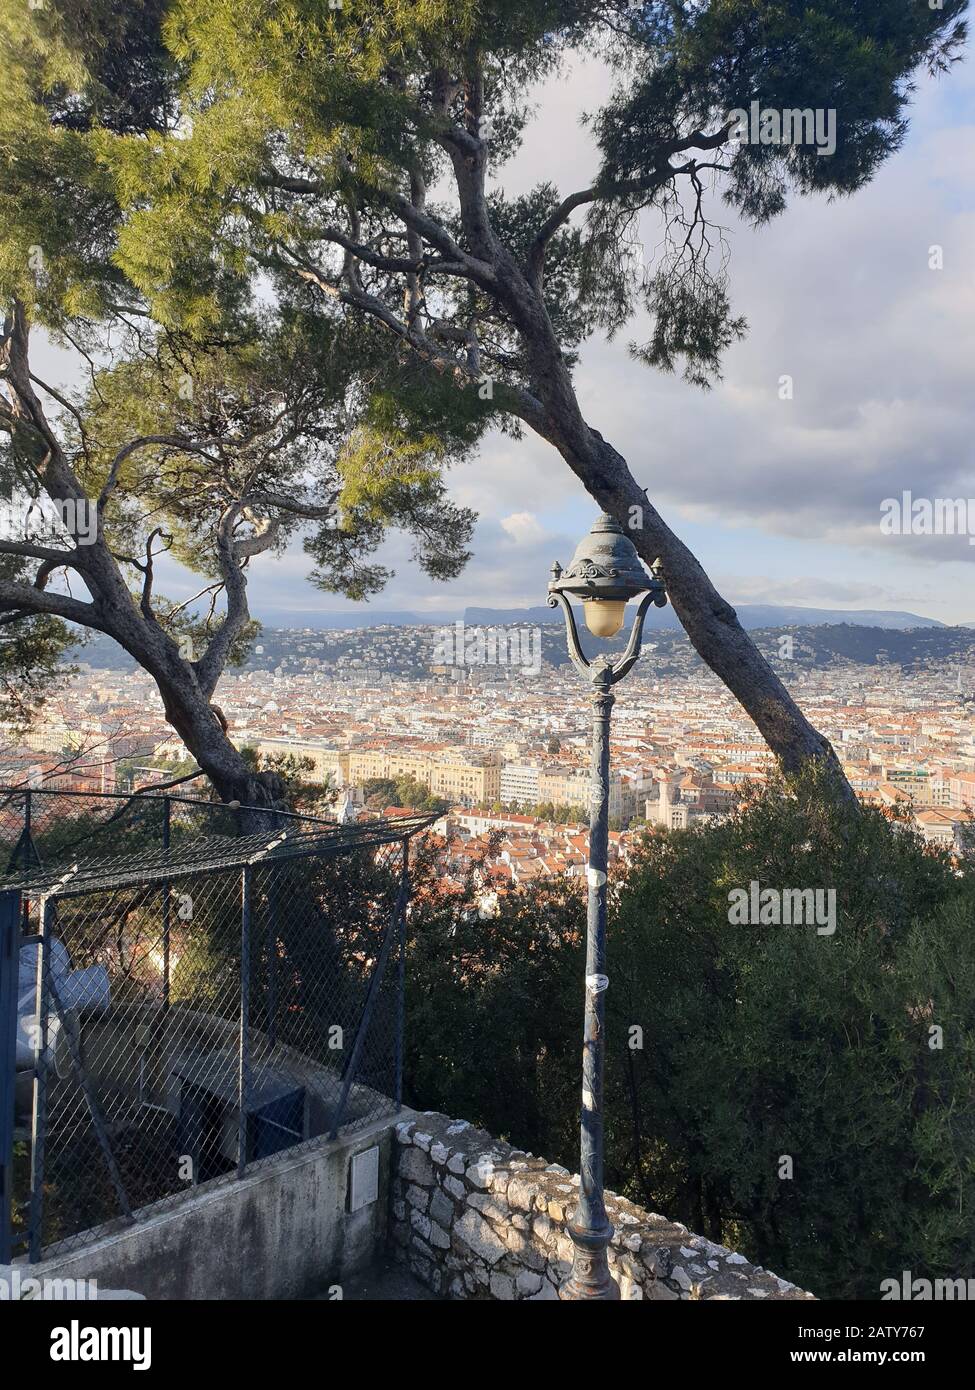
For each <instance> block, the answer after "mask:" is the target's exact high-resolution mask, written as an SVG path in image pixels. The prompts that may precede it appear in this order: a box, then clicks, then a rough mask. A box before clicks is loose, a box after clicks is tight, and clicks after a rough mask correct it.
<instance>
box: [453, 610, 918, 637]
mask: <svg viewBox="0 0 975 1390" xmlns="http://www.w3.org/2000/svg"><path fill="white" fill-rule="evenodd" d="M737 613H738V618H739V620H740V622H741V625H742V627H746V628H749V629H751V628H758V627H822V626H824V625H826V624H831V623H847V624H852V625H853V626H856V627H882V628H895V629H897V630H899V631H903V630H904V629H906V628H915V627H944V626H945V624H944V623H940V622H938V620H937V619H936V618H922V617H921V616H920V615H919V614H917V613H900V612H890V613H886V612H882V611H879V610H875V609H873V608H852V609H848V610H844V609H839V608H837V609H833V608H800V607H798V606H796V605H788V604H782V605H780V604H772V603H740V604H738V605H737ZM428 621H430V622H435V621H436V619H433V618H431V619H428ZM561 621H562V613H561V610H560V609H557V608H549V607H547V606H546V607H544V608H465V609H464V622H465V623H466V624H467V625H468V626H469V627H477V626H481V627H491V626H492V625H497V624H503V623H532V624H539V623H560V622H561ZM677 627H680V623H679V622H678V620H677V615H676V614H675V613H674V610H673V609H672V608H671V607H670V606H669V604H668V606H667V607H666V608H651V609H650V613H649V615H648V617H647V628H648V629H650V630H653V629H657V630H662V629H668V628H677Z"/></svg>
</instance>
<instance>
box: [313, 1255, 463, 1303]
mask: <svg viewBox="0 0 975 1390" xmlns="http://www.w3.org/2000/svg"><path fill="white" fill-rule="evenodd" d="M318 1297H319V1298H320V1299H326V1298H328V1292H327V1291H326V1292H325V1293H321V1294H319V1295H318ZM342 1297H343V1298H345V1299H352V1300H354V1301H364V1302H372V1303H419V1302H429V1303H436V1302H438V1301H439V1300H438V1299H437V1296H436V1294H433V1293H431V1292H430V1290H429V1289H428V1288H425V1287H424V1285H423V1284H418V1283H417V1281H416V1280H415V1279H414V1278H413V1276H412V1274H410V1272H409V1270H408V1269H404V1267H403V1266H402V1265H398V1264H393V1263H392V1261H384V1262H383V1263H381V1264H375V1265H373V1266H372V1267H371V1268H369V1269H364V1270H363V1271H362V1273H361V1274H356V1275H353V1276H352V1278H350V1279H346V1280H344V1281H343V1284H342Z"/></svg>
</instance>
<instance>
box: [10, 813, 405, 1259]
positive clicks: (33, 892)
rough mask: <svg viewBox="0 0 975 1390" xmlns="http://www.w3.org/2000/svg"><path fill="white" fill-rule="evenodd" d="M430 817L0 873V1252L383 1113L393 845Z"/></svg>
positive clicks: (394, 1025)
mask: <svg viewBox="0 0 975 1390" xmlns="http://www.w3.org/2000/svg"><path fill="white" fill-rule="evenodd" d="M431 819H432V818H431V817H413V818H409V819H403V820H395V821H383V822H375V823H372V824H369V825H366V826H357V827H339V826H331V827H325V826H320V827H315V828H313V829H311V830H309V829H305V828H300V827H298V826H297V825H296V824H295V823H294V822H291V823H287V824H284V825H282V826H281V827H280V828H278V827H275V828H274V829H271V830H269V831H265V832H264V833H263V834H256V835H255V834H250V835H246V836H241V837H237V838H229V837H228V838H220V837H207V838H199V839H195V840H194V839H192V838H190V837H186V838H182V839H180V840H173V842H172V843H171V844H169V845H168V846H166V847H163V846H161V845H158V846H156V847H150V848H145V849H143V850H141V852H139V853H137V854H131V853H130V854H127V855H124V856H118V857H114V858H83V859H82V858H78V859H73V860H72V859H70V858H68V859H62V860H61V861H60V862H59V863H57V864H51V863H50V862H48V866H47V867H45V868H41V867H39V866H34V867H31V868H28V869H27V870H25V871H22V872H20V873H19V875H17V876H15V877H13V878H9V877H8V879H7V880H5V881H3V882H2V883H0V889H2V891H0V949H2V950H3V951H4V952H5V954H4V955H3V957H2V966H3V986H4V987H3V988H0V1144H2V1147H0V1164H2V1178H3V1191H2V1193H0V1196H2V1199H3V1204H4V1207H3V1209H0V1246H2V1245H3V1244H5V1243H6V1244H8V1245H9V1247H10V1249H8V1250H7V1251H6V1252H5V1251H4V1250H3V1249H0V1261H2V1260H3V1259H4V1258H7V1257H9V1254H10V1253H11V1250H12V1253H14V1254H17V1253H20V1252H22V1251H24V1250H26V1251H27V1252H28V1253H29V1256H30V1258H31V1259H32V1260H37V1259H39V1258H40V1257H41V1256H42V1253H44V1252H50V1250H51V1248H52V1247H59V1248H61V1249H64V1248H66V1247H70V1246H71V1245H72V1244H76V1243H83V1242H85V1241H87V1240H89V1239H91V1238H92V1233H93V1231H94V1230H95V1229H96V1228H97V1229H98V1230H99V1232H100V1233H101V1232H103V1231H104V1230H105V1229H106V1227H107V1228H108V1229H113V1228H114V1227H113V1224H112V1223H116V1224H117V1223H120V1222H121V1223H125V1222H129V1221H133V1220H138V1219H142V1218H143V1217H144V1216H145V1215H146V1214H148V1213H154V1212H156V1211H158V1210H160V1209H163V1208H165V1206H167V1205H169V1204H172V1203H174V1202H176V1201H178V1199H179V1197H180V1195H181V1194H182V1193H184V1192H185V1191H187V1190H188V1189H190V1188H194V1187H197V1186H198V1185H199V1184H201V1183H209V1182H216V1181H226V1180H232V1179H233V1178H234V1177H239V1176H241V1175H243V1174H244V1173H245V1172H251V1171H253V1170H254V1168H255V1166H257V1165H260V1164H262V1163H265V1162H267V1161H268V1160H269V1159H271V1158H272V1157H273V1156H274V1155H276V1154H278V1153H280V1152H281V1151H283V1150H286V1149H292V1148H294V1147H295V1146H296V1145H299V1144H304V1143H308V1142H310V1141H313V1140H315V1139H320V1138H321V1137H322V1136H326V1137H331V1138H335V1137H336V1136H337V1135H338V1134H339V1133H344V1132H348V1131H349V1130H351V1129H354V1128H356V1127H360V1126H363V1125H366V1124H368V1123H370V1122H371V1121H372V1120H374V1119H376V1118H379V1117H381V1116H382V1115H385V1114H389V1113H392V1112H393V1111H394V1110H396V1109H398V1107H399V1103H400V1090H401V1065H402V1023H403V1019H402V1008H403V997H402V983H403V980H402V971H403V955H402V952H403V939H404V920H405V913H406V910H407V902H408V896H409V877H408V849H409V841H410V837H411V836H412V835H413V834H415V833H416V832H417V831H418V830H420V829H422V828H424V827H425V826H426V825H428V824H429V823H430V821H431ZM11 986H12V987H11ZM5 1061H6V1065H5ZM4 1131H6V1133H4ZM4 1228H6V1230H5V1229H4Z"/></svg>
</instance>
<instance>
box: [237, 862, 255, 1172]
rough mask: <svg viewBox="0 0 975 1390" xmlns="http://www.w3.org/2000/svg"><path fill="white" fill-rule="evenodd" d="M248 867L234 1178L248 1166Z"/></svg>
mask: <svg viewBox="0 0 975 1390" xmlns="http://www.w3.org/2000/svg"><path fill="white" fill-rule="evenodd" d="M251 872H252V871H251V866H250V865H249V864H245V865H244V867H243V869H242V870H241V875H240V1065H239V1068H238V1078H237V1082H238V1084H237V1105H238V1109H237V1176H238V1178H242V1177H243V1176H244V1169H245V1167H246V1166H247V1105H248V1100H249V1097H250V1066H251V1056H250V1042H251V1039H250V974H251Z"/></svg>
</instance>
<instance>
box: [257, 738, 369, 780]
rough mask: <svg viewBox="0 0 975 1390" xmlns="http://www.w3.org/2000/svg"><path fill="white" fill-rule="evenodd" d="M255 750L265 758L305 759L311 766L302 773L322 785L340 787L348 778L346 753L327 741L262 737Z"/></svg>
mask: <svg viewBox="0 0 975 1390" xmlns="http://www.w3.org/2000/svg"><path fill="white" fill-rule="evenodd" d="M257 751H258V753H259V754H260V755H261V756H262V757H265V758H280V757H292V758H300V759H307V760H308V761H310V762H311V764H312V767H311V769H310V771H309V772H308V773H307V774H304V775H307V777H308V779H309V781H311V782H319V783H321V784H322V785H323V786H324V785H325V784H326V783H328V785H329V786H331V787H344V786H345V784H346V783H347V782H348V780H349V759H350V754H349V753H348V752H346V751H344V750H342V749H339V748H333V747H331V746H329V745H327V744H321V743H315V742H313V741H310V740H306V739H298V738H262V739H261V740H260V742H259V743H258V744H257Z"/></svg>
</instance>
